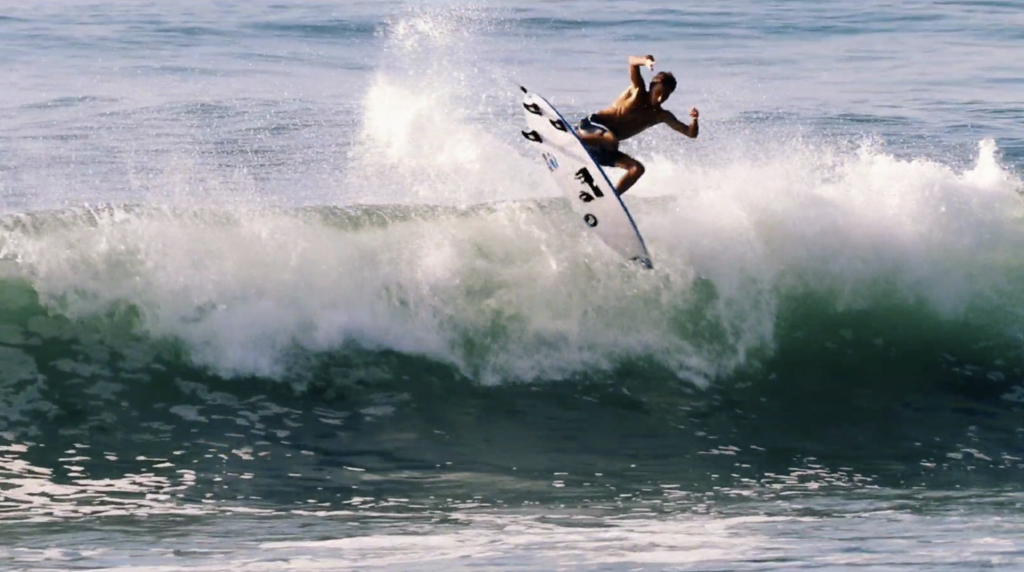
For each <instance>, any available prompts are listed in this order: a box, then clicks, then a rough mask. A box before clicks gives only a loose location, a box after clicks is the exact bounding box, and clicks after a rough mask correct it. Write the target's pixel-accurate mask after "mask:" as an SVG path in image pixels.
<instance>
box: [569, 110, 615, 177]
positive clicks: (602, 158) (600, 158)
mask: <svg viewBox="0 0 1024 572" xmlns="http://www.w3.org/2000/svg"><path fill="white" fill-rule="evenodd" d="M576 129H577V130H578V131H579V132H580V133H611V132H612V130H611V129H608V128H607V127H605V126H604V125H601V124H600V123H598V122H596V121H594V115H593V114H591V115H588V116H586V117H584V118H583V119H580V122H579V123H578V124H577V125H576ZM583 147H584V148H585V149H586V150H587V153H590V156H591V157H592V158H593V159H594V162H595V163H597V164H598V165H601V166H602V167H615V166H616V164H617V163H618V162H619V159H621V158H622V157H624V156H625V153H623V152H622V151H619V150H618V149H616V150H612V149H606V148H604V147H597V146H591V145H587V144H586V143H584V144H583Z"/></svg>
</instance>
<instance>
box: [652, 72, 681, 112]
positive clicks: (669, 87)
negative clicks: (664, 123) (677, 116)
mask: <svg viewBox="0 0 1024 572" xmlns="http://www.w3.org/2000/svg"><path fill="white" fill-rule="evenodd" d="M675 90H676V76H674V75H672V72H658V73H656V74H654V77H653V78H651V87H650V89H648V91H649V92H650V93H651V99H652V100H653V101H654V102H655V103H658V104H661V103H664V102H665V101H666V100H667V99H668V96H670V95H672V92H673V91H675Z"/></svg>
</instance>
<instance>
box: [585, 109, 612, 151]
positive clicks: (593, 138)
mask: <svg viewBox="0 0 1024 572" xmlns="http://www.w3.org/2000/svg"><path fill="white" fill-rule="evenodd" d="M576 135H579V138H580V141H582V142H583V144H584V145H585V146H587V147H597V148H600V149H607V150H609V151H617V150H618V149H619V139H618V138H617V137H615V134H614V133H612V131H611V129H608V128H607V127H605V126H604V125H601V124H600V123H594V122H593V121H591V119H590V117H585V118H583V119H581V120H580V123H579V125H577V126H576Z"/></svg>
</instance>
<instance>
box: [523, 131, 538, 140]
mask: <svg viewBox="0 0 1024 572" xmlns="http://www.w3.org/2000/svg"><path fill="white" fill-rule="evenodd" d="M520 133H522V134H523V137H526V138H527V139H529V140H530V141H533V142H534V143H540V142H541V138H540V133H537V132H536V131H529V132H527V131H520Z"/></svg>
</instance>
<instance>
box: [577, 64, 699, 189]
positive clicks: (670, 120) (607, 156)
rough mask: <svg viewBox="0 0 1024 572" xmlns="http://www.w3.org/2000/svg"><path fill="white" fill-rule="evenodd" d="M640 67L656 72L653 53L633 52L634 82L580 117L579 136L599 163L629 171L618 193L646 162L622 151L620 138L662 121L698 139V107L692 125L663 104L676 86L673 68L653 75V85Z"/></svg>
mask: <svg viewBox="0 0 1024 572" xmlns="http://www.w3.org/2000/svg"><path fill="white" fill-rule="evenodd" d="M641 67H647V68H648V69H650V70H651V71H652V72H653V71H654V56H643V57H640V56H630V57H629V80H630V83H631V85H630V86H629V87H628V88H627V89H626V91H624V92H622V94H621V95H619V97H618V99H616V100H615V102H614V103H612V104H611V106H609V107H608V108H607V109H605V110H603V111H598V112H597V113H592V114H591V115H589V116H587V117H585V118H583V119H581V120H580V122H579V124H578V125H577V126H576V132H577V134H578V135H579V136H580V140H581V141H583V145H584V146H585V147H587V151H588V152H590V156H591V157H593V158H594V161H596V162H597V164H598V165H602V166H605V167H618V168H620V169H625V170H626V174H625V175H623V176H622V178H621V179H619V184H618V185H616V186H615V192H616V194H619V195H621V194H622V193H625V192H626V191H628V190H629V188H630V187H632V186H633V185H634V184H636V182H637V180H639V179H640V176H641V175H643V174H644V166H643V164H641V163H640V161H637V160H636V159H634V158H632V157H630V156H629V155H626V154H625V153H623V152H622V151H619V142H620V141H624V140H626V139H629V138H630V137H633V136H634V135H637V134H639V133H642V132H643V131H645V130H647V129H648V128H650V127H654V126H655V125H658V124H659V123H664V124H665V125H668V126H669V127H671V128H672V129H674V130H676V131H678V132H679V133H682V134H683V135H686V136H687V137H689V138H691V139H695V138H696V137H697V132H698V126H697V117H698V116H699V115H700V113H699V112H698V111H697V108H696V107H691V108H690V117H692V118H693V123H691V124H689V125H687V124H685V123H683V122H682V121H679V120H678V119H676V116H675V115H673V114H672V112H671V111H669V110H667V109H663V108H662V107H661V104H663V103H665V101H666V100H667V99H668V98H669V96H670V95H672V92H673V91H675V89H676V78H675V76H673V75H672V73H671V72H659V73H657V74H655V75H654V77H653V78H651V83H650V86H645V85H644V78H643V76H641V75H640V68H641Z"/></svg>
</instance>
